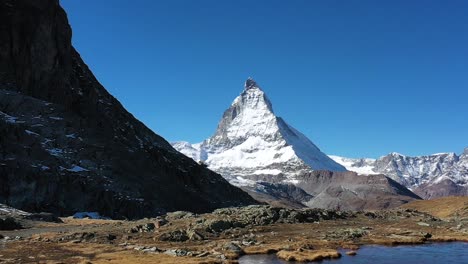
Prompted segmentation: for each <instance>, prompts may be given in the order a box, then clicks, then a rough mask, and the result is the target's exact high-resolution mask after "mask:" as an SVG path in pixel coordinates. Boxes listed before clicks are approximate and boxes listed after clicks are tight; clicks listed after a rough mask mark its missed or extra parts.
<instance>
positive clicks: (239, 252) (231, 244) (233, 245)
mask: <svg viewBox="0 0 468 264" xmlns="http://www.w3.org/2000/svg"><path fill="white" fill-rule="evenodd" d="M223 249H224V250H229V251H232V252H234V253H235V254H237V255H243V254H244V250H242V248H241V247H240V246H239V245H237V244H236V243H234V242H229V243H227V244H225V245H224V246H223Z"/></svg>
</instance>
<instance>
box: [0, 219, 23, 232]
mask: <svg viewBox="0 0 468 264" xmlns="http://www.w3.org/2000/svg"><path fill="white" fill-rule="evenodd" d="M21 228H23V227H22V226H21V224H20V223H18V222H17V221H16V220H15V219H14V218H12V217H7V218H5V219H1V218H0V230H15V229H21Z"/></svg>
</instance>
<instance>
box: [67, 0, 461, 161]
mask: <svg viewBox="0 0 468 264" xmlns="http://www.w3.org/2000/svg"><path fill="white" fill-rule="evenodd" d="M61 3H62V5H63V6H64V8H65V9H66V11H67V12H68V15H69V19H70V23H71V25H72V28H73V43H74V45H75V47H76V48H77V49H78V51H79V52H80V53H81V55H82V57H83V58H84V60H85V61H86V63H87V64H88V65H89V66H90V68H91V69H92V70H93V72H94V74H95V75H96V77H97V78H98V80H99V81H100V82H101V83H102V84H103V85H104V86H105V87H106V88H107V89H108V90H109V91H110V92H111V93H112V94H113V95H114V96H115V97H117V99H119V100H120V101H121V102H122V103H123V105H124V106H125V107H126V108H127V109H128V110H129V111H130V112H131V113H133V114H134V115H135V116H136V117H137V118H138V119H140V120H141V121H143V122H144V123H146V124H147V125H148V126H149V127H150V128H151V129H153V130H154V131H155V132H157V133H158V134H160V135H162V136H163V137H165V138H166V139H168V140H169V141H176V140H186V141H190V142H192V143H195V142H199V141H201V140H203V139H205V138H207V137H209V136H211V135H212V134H213V132H214V131H215V128H216V126H217V123H218V121H219V119H220V118H221V116H222V114H223V111H224V110H225V109H226V108H227V107H228V106H229V105H230V103H231V102H232V100H234V98H235V97H236V96H237V95H238V94H239V93H240V92H241V91H242V89H243V82H244V81H245V79H246V78H247V77H248V76H252V77H254V79H255V80H256V81H257V82H258V83H259V84H260V86H262V88H263V90H264V91H265V92H266V93H267V94H268V96H269V98H270V99H271V101H272V103H273V107H274V109H275V112H276V114H277V115H279V116H281V117H283V118H284V119H285V120H286V121H287V122H288V123H290V124H291V125H292V126H294V127H296V128H297V129H298V130H300V131H302V132H303V133H304V134H306V135H307V136H309V137H310V139H311V140H312V141H314V142H315V143H316V144H317V145H318V146H319V147H320V148H321V149H322V150H323V151H324V152H326V153H328V154H337V155H342V156H349V157H378V156H381V155H384V154H386V153H388V152H392V151H395V152H400V153H403V154H407V155H419V154H430V153H436V152H457V153H460V152H462V151H463V148H464V147H467V146H468V15H467V14H468V1H464V0H451V1H445V0H440V1H431V0H428V1H422V0H421V1H407V0H392V1H365V0H354V1H348V0H346V1H345V0H342V1H332V0H322V1H308V0H288V1H286V0H282V1H275V0H268V1H266V0H265V1H261V0H255V1H252V0H249V1H246V0H236V1H234V0H223V1H219V0H199V1H194V0H166V1H155V0H140V1H130V0H126V1H124V0H113V1H94V0H80V1H76V0H61Z"/></svg>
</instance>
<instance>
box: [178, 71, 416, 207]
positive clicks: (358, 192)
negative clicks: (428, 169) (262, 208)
mask: <svg viewBox="0 0 468 264" xmlns="http://www.w3.org/2000/svg"><path fill="white" fill-rule="evenodd" d="M172 145H173V146H174V148H175V149H177V150H178V151H180V152H182V153H184V154H185V155H187V156H189V157H191V158H192V159H194V160H196V161H199V162H201V163H204V164H206V165H207V166H208V167H209V168H210V169H212V170H214V171H216V172H218V173H220V174H221V175H223V176H224V177H225V178H226V179H227V180H229V181H230V182H231V183H232V184H234V185H237V186H241V187H243V188H244V189H245V190H247V191H248V192H249V193H251V195H253V196H254V197H256V198H257V199H264V200H268V201H271V200H273V201H276V202H279V203H287V202H286V201H285V200H288V199H289V200H293V201H292V205H293V206H297V203H300V204H302V205H308V206H312V207H322V208H342V209H354V210H360V209H380V208H386V207H393V206H397V205H399V204H401V203H404V202H407V201H410V200H412V199H419V197H418V196H416V195H414V194H413V193H411V191H408V190H406V188H405V187H403V186H401V185H400V184H398V183H397V182H395V181H393V180H390V179H388V178H386V177H385V176H383V175H379V176H373V177H368V178H364V177H360V176H358V175H357V174H356V173H351V172H346V168H345V167H344V166H342V165H340V164H339V163H338V162H336V161H334V160H333V159H332V158H330V157H328V156H327V155H326V154H324V153H323V152H322V151H320V149H319V148H318V147H317V146H316V145H315V144H314V143H313V142H311V141H310V140H309V139H308V138H307V137H306V136H305V135H304V134H302V133H301V132H299V131H298V130H297V129H295V128H293V127H292V126H291V125H289V124H288V123H287V122H286V121H285V120H283V119H282V118H281V117H278V116H276V115H275V113H274V111H273V106H272V103H271V102H270V100H269V99H268V97H267V96H266V94H265V92H264V91H263V90H262V89H261V88H260V86H259V85H258V84H257V83H256V82H255V81H254V80H253V79H252V78H249V79H247V81H246V82H245V85H244V89H243V90H242V92H241V94H240V95H239V96H238V97H237V98H235V99H234V101H233V102H232V104H231V106H230V107H229V108H228V109H227V110H226V111H225V112H224V114H223V116H222V119H221V121H220V122H219V124H218V127H217V129H216V132H215V133H214V135H213V136H212V137H210V138H208V139H206V140H204V141H203V142H201V143H197V144H190V143H188V142H174V143H172ZM265 182H267V183H270V184H265ZM291 185H294V187H292V186H291ZM317 186H320V188H317ZM298 189H301V190H303V191H305V192H306V193H305V194H306V195H304V194H303V193H301V191H300V190H298ZM307 195H309V196H310V197H309V196H307ZM294 197H296V198H298V199H299V200H298V199H296V198H294ZM371 197H374V198H377V197H380V199H381V200H382V201H381V203H377V202H376V203H371V202H369V201H367V200H369V199H370V198H371Z"/></svg>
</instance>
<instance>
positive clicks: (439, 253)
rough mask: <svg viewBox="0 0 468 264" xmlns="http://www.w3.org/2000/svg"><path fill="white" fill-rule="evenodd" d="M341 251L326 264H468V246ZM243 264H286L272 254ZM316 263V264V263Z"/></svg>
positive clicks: (421, 246) (246, 259)
mask: <svg viewBox="0 0 468 264" xmlns="http://www.w3.org/2000/svg"><path fill="white" fill-rule="evenodd" d="M345 252H346V251H341V253H342V257H341V258H340V259H336V260H324V261H322V262H321V263H323V264H377V263H378V264H430V263H450V264H468V243H463V242H453V243H434V244H424V245H417V246H396V247H385V246H365V247H361V248H360V249H359V250H357V255H356V256H348V255H346V254H344V253H345ZM239 263H240V264H286V263H294V262H288V261H282V260H279V259H278V258H276V255H275V254H272V255H249V256H244V257H242V258H241V259H240V260H239ZM315 263H316V262H315Z"/></svg>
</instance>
